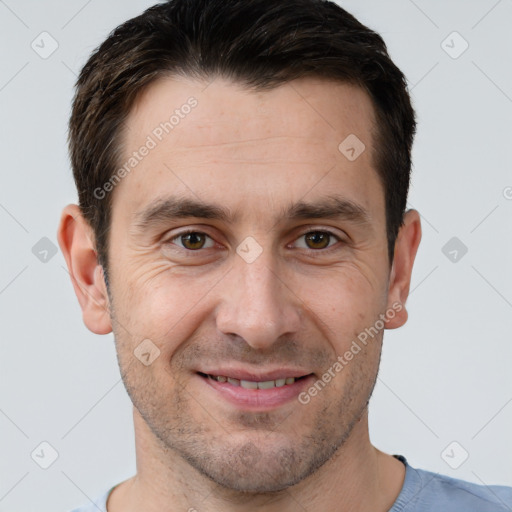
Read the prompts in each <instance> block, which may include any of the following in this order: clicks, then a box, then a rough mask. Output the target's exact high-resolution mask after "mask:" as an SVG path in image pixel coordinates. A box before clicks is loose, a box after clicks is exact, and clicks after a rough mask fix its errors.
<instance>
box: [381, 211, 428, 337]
mask: <svg viewBox="0 0 512 512" xmlns="http://www.w3.org/2000/svg"><path fill="white" fill-rule="evenodd" d="M420 240H421V221H420V215H419V213H418V212H417V211H416V210H408V211H407V212H406V213H405V215H404V223H403V225H402V226H401V227H400V230H399V232H398V236H397V239H396V242H395V254H394V258H393V265H392V267H391V273H390V276H389V288H388V304H387V306H388V309H393V310H394V311H395V312H396V314H395V316H394V317H393V318H389V319H387V320H386V321H385V327H386V329H396V328H397V327H401V326H402V325H404V324H405V322H407V310H406V309H405V302H406V300H407V297H408V296H409V288H410V285H411V274H412V267H413V265H414V258H415V257H416V252H417V250H418V246H419V245H420ZM393 305H394V306H393Z"/></svg>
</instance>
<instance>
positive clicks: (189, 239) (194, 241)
mask: <svg viewBox="0 0 512 512" xmlns="http://www.w3.org/2000/svg"><path fill="white" fill-rule="evenodd" d="M181 240H182V242H183V245H184V246H185V247H187V249H200V248H201V247H202V246H203V244H204V235H202V234H201V233H187V234H185V235H182V236H181ZM198 240H199V241H198ZM187 244H190V245H192V246H193V247H190V245H189V246H187ZM197 245H199V247H198V246H197Z"/></svg>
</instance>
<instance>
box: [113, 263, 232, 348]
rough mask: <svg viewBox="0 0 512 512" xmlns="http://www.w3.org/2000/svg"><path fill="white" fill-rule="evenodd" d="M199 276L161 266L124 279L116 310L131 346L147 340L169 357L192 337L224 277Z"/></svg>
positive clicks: (139, 270)
mask: <svg viewBox="0 0 512 512" xmlns="http://www.w3.org/2000/svg"><path fill="white" fill-rule="evenodd" d="M199 274H200V272H195V273H194V272H190V269H188V271H187V272H186V273H185V272H181V271H180V269H177V268H171V267H169V265H168V264H162V265H159V266H156V265H155V266H152V267H151V268H146V269H145V270H144V269H143V268H139V269H138V270H137V271H136V272H134V273H133V274H132V277H131V278H129V279H126V283H125V284H124V286H123V288H124V293H122V297H123V300H122V304H121V305H120V306H119V307H118V308H116V309H118V310H119V311H117V313H118V318H119V319H120V320H121V321H123V320H124V325H125V326H126V331H128V333H129V334H128V336H129V337H130V338H131V339H132V340H133V343H137V340H140V341H141V340H144V339H150V340H151V341H153V342H154V343H155V344H156V345H157V346H158V348H159V349H160V351H161V352H162V353H163V354H164V355H166V356H168V355H171V354H172V353H173V352H174V350H175V349H176V348H177V347H178V346H179V345H180V343H182V342H183V341H185V340H187V339H188V338H189V337H190V336H191V335H192V334H193V332H194V331H195V330H196V329H197V328H198V326H199V325H201V323H202V322H203V321H204V318H205V316H206V315H207V309H208V304H207V299H208V293H209V292H210V291H211V290H212V289H213V288H214V287H215V286H219V285H221V283H222V275H223V274H221V273H215V272H210V273H208V274H207V273H202V274H201V275H199ZM120 315H121V316H120Z"/></svg>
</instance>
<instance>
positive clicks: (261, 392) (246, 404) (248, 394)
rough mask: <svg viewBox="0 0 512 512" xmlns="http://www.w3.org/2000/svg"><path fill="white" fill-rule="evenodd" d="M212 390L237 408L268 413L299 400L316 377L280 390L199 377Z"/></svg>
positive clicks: (302, 380) (286, 385)
mask: <svg viewBox="0 0 512 512" xmlns="http://www.w3.org/2000/svg"><path fill="white" fill-rule="evenodd" d="M197 377H198V378H199V379H201V380H202V381H203V382H204V383H205V384H206V385H207V386H208V387H209V388H210V389H212V390H213V391H215V392H216V394H218V395H220V396H222V397H223V398H224V399H225V400H227V401H228V402H230V403H232V404H233V405H236V406H237V407H240V408H243V409H246V410H251V411H266V410H268V409H273V408H277V407H279V406H281V405H284V404H286V403H287V402H290V401H291V400H294V399H297V397H298V395H299V394H300V393H301V391H303V390H304V389H306V388H307V387H308V386H310V385H311V384H312V382H313V381H314V375H308V376H307V377H304V378H302V379H300V380H296V381H295V382H294V383H293V384H285V385H284V386H281V387H279V388H276V387H274V388H270V389H246V388H243V387H242V386H233V385H232V384H229V383H228V382H219V381H217V380H214V379H210V378H208V377H202V376H201V375H197Z"/></svg>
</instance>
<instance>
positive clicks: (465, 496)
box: [390, 462, 512, 512]
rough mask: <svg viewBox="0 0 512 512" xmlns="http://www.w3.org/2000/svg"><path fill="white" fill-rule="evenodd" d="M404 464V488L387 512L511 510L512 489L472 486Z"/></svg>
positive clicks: (500, 511) (489, 511) (482, 511)
mask: <svg viewBox="0 0 512 512" xmlns="http://www.w3.org/2000/svg"><path fill="white" fill-rule="evenodd" d="M405 464H406V476H405V481H404V486H403V489H402V492H401V493H400V495H399V496H398V498H397V501H396V503H395V506H394V507H393V508H392V509H391V511H390V512H413V511H414V512H423V511H425V512H426V511H430V510H443V512H462V511H464V512H510V511H511V510H512V487H507V486H501V485H480V484H475V483H471V482H467V481H465V480H460V479H457V478H452V477H449V476H446V475H441V474H439V473H434V472H431V471H426V470H423V469H416V468H413V467H411V466H410V465H409V464H408V463H407V462H405Z"/></svg>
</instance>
